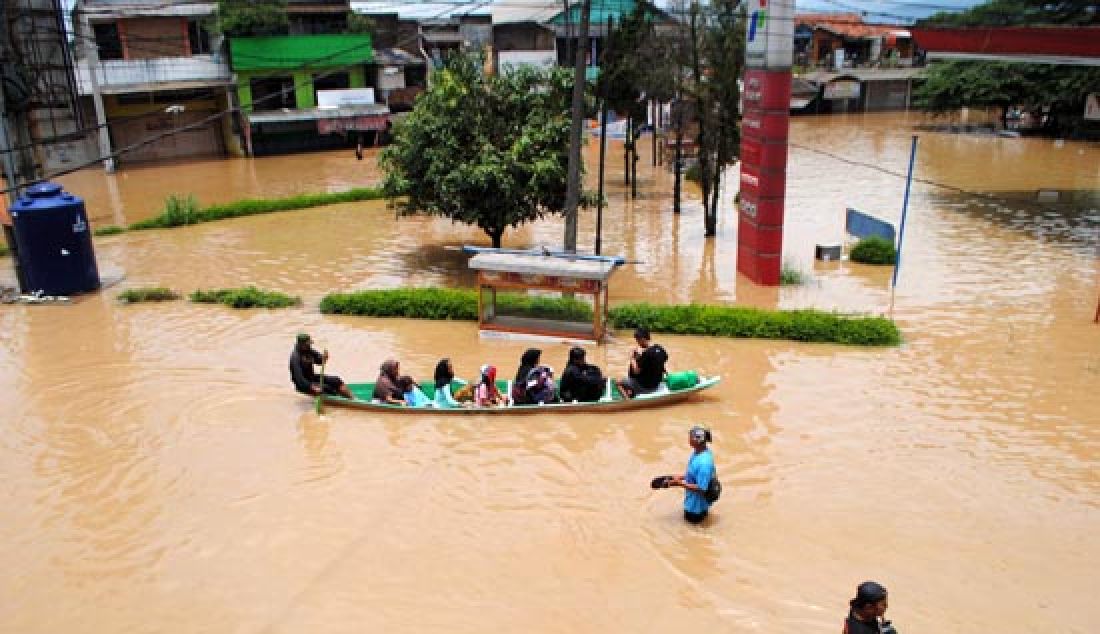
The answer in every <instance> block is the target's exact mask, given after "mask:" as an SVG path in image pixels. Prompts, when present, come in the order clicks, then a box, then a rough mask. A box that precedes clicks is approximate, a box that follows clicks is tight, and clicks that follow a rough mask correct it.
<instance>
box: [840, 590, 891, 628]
mask: <svg viewBox="0 0 1100 634" xmlns="http://www.w3.org/2000/svg"><path fill="white" fill-rule="evenodd" d="M848 604H849V605H850V606H852V614H853V615H855V617H856V618H857V619H859V620H861V621H873V620H875V619H878V618H882V616H883V615H884V614H886V608H888V607H890V604H889V598H888V595H887V592H886V588H884V587H883V586H882V585H881V584H879V583H875V582H874V581H864V582H863V583H861V584H859V587H858V588H856V598H854V599H852V600H851V601H849V602H848Z"/></svg>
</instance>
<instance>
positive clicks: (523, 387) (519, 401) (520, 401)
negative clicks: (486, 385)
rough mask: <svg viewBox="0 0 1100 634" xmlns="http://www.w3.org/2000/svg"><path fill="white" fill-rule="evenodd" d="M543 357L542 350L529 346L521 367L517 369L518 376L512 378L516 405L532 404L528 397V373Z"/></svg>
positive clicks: (513, 397) (513, 396)
mask: <svg viewBox="0 0 1100 634" xmlns="http://www.w3.org/2000/svg"><path fill="white" fill-rule="evenodd" d="M540 358H542V350H539V349H538V348H528V349H527V352H524V353H523V357H522V358H521V359H520V361H519V369H518V370H516V378H515V379H513V380H512V402H513V403H515V404H516V405H530V404H531V401H530V400H528V398H527V375H528V374H531V370H534V369H535V366H537V365H538V364H539V359H540Z"/></svg>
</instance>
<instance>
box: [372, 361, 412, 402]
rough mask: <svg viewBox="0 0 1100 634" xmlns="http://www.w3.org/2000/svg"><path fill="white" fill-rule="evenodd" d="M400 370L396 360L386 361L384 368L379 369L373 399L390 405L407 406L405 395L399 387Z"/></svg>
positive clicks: (383, 364)
mask: <svg viewBox="0 0 1100 634" xmlns="http://www.w3.org/2000/svg"><path fill="white" fill-rule="evenodd" d="M400 369H401V366H400V364H399V363H398V362H397V361H396V360H395V359H386V360H385V361H384V362H383V363H382V367H380V368H379V369H378V379H377V380H376V381H375V382H374V395H373V398H375V399H377V400H379V401H381V402H383V403H386V404H389V405H404V404H405V394H404V393H403V392H402V391H401V388H399V387H398V386H397V379H398V378H399V377H400V375H399V374H398V371H399V370H400Z"/></svg>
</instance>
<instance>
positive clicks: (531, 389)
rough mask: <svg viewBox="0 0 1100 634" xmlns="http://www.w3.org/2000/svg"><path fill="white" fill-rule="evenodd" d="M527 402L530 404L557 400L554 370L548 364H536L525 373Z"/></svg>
mask: <svg viewBox="0 0 1100 634" xmlns="http://www.w3.org/2000/svg"><path fill="white" fill-rule="evenodd" d="M526 394H527V402H528V403H530V404H532V405H542V404H543V403H554V402H556V401H557V400H558V395H557V391H556V390H555V389H554V370H553V369H551V368H550V366H548V365H537V366H535V367H534V369H532V370H531V372H530V373H528V374H527V391H526Z"/></svg>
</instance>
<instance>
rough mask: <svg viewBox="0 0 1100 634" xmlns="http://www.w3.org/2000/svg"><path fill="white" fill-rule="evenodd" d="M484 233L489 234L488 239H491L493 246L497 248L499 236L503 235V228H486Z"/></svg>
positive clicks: (498, 246)
mask: <svg viewBox="0 0 1100 634" xmlns="http://www.w3.org/2000/svg"><path fill="white" fill-rule="evenodd" d="M485 233H487V234H489V239H491V240H492V241H493V248H494V249H499V248H500V243H501V238H503V237H504V229H486V230H485Z"/></svg>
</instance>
